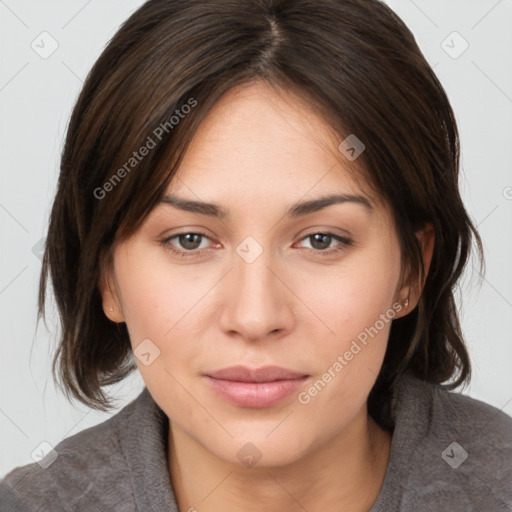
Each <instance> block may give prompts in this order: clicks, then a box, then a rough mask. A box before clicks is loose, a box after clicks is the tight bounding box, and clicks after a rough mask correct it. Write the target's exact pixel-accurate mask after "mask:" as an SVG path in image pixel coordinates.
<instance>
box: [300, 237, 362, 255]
mask: <svg viewBox="0 0 512 512" xmlns="http://www.w3.org/2000/svg"><path fill="white" fill-rule="evenodd" d="M302 240H310V244H311V247H306V249H310V250H312V251H313V252H315V253H317V254H320V255H322V256H324V255H329V254H332V253H335V252H338V251H342V250H344V249H346V248H347V247H348V246H350V245H352V240H351V239H350V238H347V237H344V236H340V235H335V234H334V233H329V232H317V233H310V234H309V235H306V236H305V237H304V238H302ZM333 242H336V245H334V247H332V245H331V244H332V243H333Z"/></svg>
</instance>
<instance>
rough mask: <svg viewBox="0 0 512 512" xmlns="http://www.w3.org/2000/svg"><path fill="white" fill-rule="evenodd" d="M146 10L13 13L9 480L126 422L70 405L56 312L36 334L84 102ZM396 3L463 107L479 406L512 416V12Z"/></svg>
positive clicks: (1, 380) (470, 321)
mask: <svg viewBox="0 0 512 512" xmlns="http://www.w3.org/2000/svg"><path fill="white" fill-rule="evenodd" d="M142 3H143V2H141V1H140V0H108V1H107V0H103V1H99V0H89V1H84V0H80V1H75V0H71V1H70V0H66V1H64V0H61V1H57V0H52V1H45V2H36V1H30V2H27V1H21V0H5V1H2V0H0V20H1V28H0V40H1V44H2V48H3V54H2V61H1V67H0V73H1V74H0V102H1V103H0V104H1V109H2V110H1V116H0V119H1V125H0V130H1V133H0V143H1V151H0V155H1V174H0V179H1V182H0V185H1V186H0V236H1V248H2V250H1V252H0V333H1V337H0V343H1V345H0V347H1V354H0V456H1V458H0V478H1V477H2V476H3V475H5V474H6V473H7V472H8V471H9V470H10V469H12V468H13V467H15V466H19V465H22V464H26V463H29V462H32V461H33V459H32V458H31V454H32V453H38V452H39V453H41V450H43V451H44V450H45V449H47V448H44V446H47V445H43V448H41V443H42V442H46V443H49V445H51V446H55V445H56V444H58V442H60V441H61V440H62V439H63V438H65V437H68V436H70V435H72V434H75V433H77V432H79V431H80V430H83V429H85V428H87V427H90V426H93V425H95V424H97V423H99V422H102V421H104V420H105V419H107V418H108V417H109V416H110V415H111V414H112V413H110V414H104V413H99V412H94V411H90V410H88V409H87V408H86V407H85V406H81V405H78V404H69V403H68V402H67V400H66V399H65V398H64V396H63V395H62V394H61V393H60V392H59V391H58V390H57V389H56V387H55V385H54V384H53V381H52V379H51V375H50V363H51V354H52V353H53V351H54V349H55V346H56V342H57V336H56V332H57V331H56V325H57V318H56V315H55V310H52V313H51V314H50V315H49V319H48V330H47V329H46V328H45V327H44V324H40V327H39V329H38V330H37V332H36V324H35V319H36V299H37V287H38V280H39V272H40V265H41V261H40V248H41V243H40V240H41V238H42V237H43V236H44V235H45V230H46V226H47V221H48V215H49V209H50V205H51V202H52V199H53V195H54V192H55V186H56V182H57V177H58V169H59V155H60V151H61V148H62V143H63V137H64V134H65V130H66V126H67V122H68V118H69V115H70V111H71V108H72V106H73V103H74V101H75V99H76V96H77V94H78V92H79V90H80V87H81V86H82V83H83V80H84V78H85V77H86V75H87V73H88V71H89V69H90V68H91V66H92V64H93V63H94V61H95V60H96V58H97V57H98V55H99V53H100V52H101V50H102V49H103V47H104V46H105V44H106V43H107V41H108V40H109V39H110V38H111V37H112V36H113V35H114V33H115V31H116V29H117V28H118V27H119V25H120V23H121V22H122V21H124V20H125V19H126V18H127V17H128V15H129V14H130V13H131V12H133V11H134V10H135V9H136V8H137V7H138V6H139V5H141V4H142ZM388 3H389V5H391V7H392V8H393V9H395V10H396V12H397V13H398V14H399V15H400V16H401V17H402V18H403V20H404V21H405V22H406V23H407V25H408V26H409V27H410V28H411V30H412V31H413V32H414V34H415V36H416V38H417V41H418V43H419V45H420V47H421V48H422V50H423V52H424V53H425V56H426V57H427V59H428V61H429V62H430V64H431V65H432V66H433V67H434V69H435V72H436V73H437V75H438V76H439V78H440V80H441V82H442V84H443V85H444V87H445V88H446V90H447V92H448V94H449V97H450V100H451V102H452V105H453V108H454V110H455V113H456V117H457V121H458V123H459V129H460V133H461V145H462V167H463V175H462V184H461V186H462V192H463V196H464V199H465V202H466V205H467V207H468V210H469V212H470V214H471V216H472V217H473V219H474V221H475V223H476V224H477V225H478V228H479V230H480V232H481V235H482V237H483V240H484V244H485V249H486V257H487V273H486V276H485V278H484V279H483V280H481V283H480V284H479V275H478V273H477V272H476V265H475V266H473V265H470V266H469V267H468V271H467V272H466V274H465V279H464V281H463V283H462V285H461V294H460V295H461V296H462V299H463V305H464V307H463V314H462V321H463V328H464V332H465V335H466V339H467V342H468V345H469V348H470V351H471V356H472V361H473V365H474V377H473V381H472V383H471V385H470V386H469V387H468V388H467V389H466V390H465V392H467V393H468V394H470V395H471V396H473V397H475V398H479V399H481V400H484V401H486V402H488V403H491V404H492V405H494V406H496V407H498V408H499V409H502V410H504V411H506V412H507V413H508V414H510V415H512V372H511V362H512V343H511V335H510V332H511V329H512V270H511V262H512V229H511V225H512V222H511V221H512V171H511V163H512V162H511V160H512V152H511V146H512V142H511V141H512V30H511V29H512V0H499V1H498V0H472V1H469V0H458V1H456V0H450V1H448V0H436V1H433V0H428V1H427V0H422V1H420V0H416V1H412V0H389V2H388ZM454 31H456V32H457V33H458V34H453V32H454ZM43 32H47V33H48V34H42V33H43ZM41 34H42V35H41ZM57 45H58V46H57ZM466 45H468V48H467V49H465V47H466ZM54 47H56V48H55V50H54V51H53V53H52V54H51V55H48V54H49V53H50V52H51V51H52V50H53V49H54ZM464 49H465V51H463V50H464ZM142 385H143V383H142V380H141V378H140V376H139V375H138V373H137V374H135V375H134V376H133V377H131V378H129V379H127V380H126V381H125V382H124V383H122V384H120V385H118V386H117V387H115V389H112V393H113V394H114V395H115V396H116V397H119V401H118V404H119V407H122V406H124V405H125V404H126V403H127V402H128V401H130V400H132V399H133V398H135V396H136V395H137V394H138V393H139V392H140V390H141V389H142ZM35 456H36V457H37V455H35ZM34 460H35V459H34Z"/></svg>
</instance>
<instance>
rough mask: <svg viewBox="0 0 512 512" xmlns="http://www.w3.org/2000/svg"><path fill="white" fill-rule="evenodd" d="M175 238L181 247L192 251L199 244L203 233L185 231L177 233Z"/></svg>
mask: <svg viewBox="0 0 512 512" xmlns="http://www.w3.org/2000/svg"><path fill="white" fill-rule="evenodd" d="M177 238H178V242H179V244H180V246H181V247H182V248H183V249H187V250H189V251H192V250H194V249H197V248H198V247H199V245H201V239H202V238H203V235H200V234H199V233H185V234H182V235H178V236H177Z"/></svg>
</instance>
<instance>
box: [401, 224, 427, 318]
mask: <svg viewBox="0 0 512 512" xmlns="http://www.w3.org/2000/svg"><path fill="white" fill-rule="evenodd" d="M415 235H416V238H417V240H418V243H419V244H420V248H421V254H422V258H423V267H424V269H425V274H424V277H423V280H420V276H419V275H410V276H409V277H408V278H407V279H406V282H404V284H403V286H402V287H401V288H400V290H399V291H398V299H397V302H398V303H399V304H400V306H401V309H400V310H398V311H397V315H396V316H395V318H400V317H401V316H405V315H407V314H408V313H410V312H411V311H412V310H413V309H414V308H415V307H416V305H417V304H418V301H419V300H420V297H421V293H422V291H423V286H424V285H425V280H426V279H427V275H428V272H429V270H430V264H431V263H432V255H433V254H434V244H435V235H434V227H433V226H432V224H431V223H430V222H428V223H426V224H425V226H423V228H422V229H420V230H419V231H416V233H415Z"/></svg>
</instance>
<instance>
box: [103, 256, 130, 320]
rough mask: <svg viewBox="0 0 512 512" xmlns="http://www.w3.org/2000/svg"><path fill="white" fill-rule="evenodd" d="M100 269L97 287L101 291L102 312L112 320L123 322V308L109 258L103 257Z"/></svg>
mask: <svg viewBox="0 0 512 512" xmlns="http://www.w3.org/2000/svg"><path fill="white" fill-rule="evenodd" d="M102 260H103V262H102V264H101V270H100V278H99V281H98V288H99V290H100V293H101V298H102V304H103V312H104V313H105V316H106V317H107V318H108V319H109V320H111V321H112V322H116V323H120V322H124V321H125V319H124V314H123V309H122V307H121V301H120V300H119V292H118V287H117V284H116V279H115V274H114V269H113V265H112V264H111V260H110V259H109V260H108V261H105V259H103V258H102Z"/></svg>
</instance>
